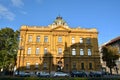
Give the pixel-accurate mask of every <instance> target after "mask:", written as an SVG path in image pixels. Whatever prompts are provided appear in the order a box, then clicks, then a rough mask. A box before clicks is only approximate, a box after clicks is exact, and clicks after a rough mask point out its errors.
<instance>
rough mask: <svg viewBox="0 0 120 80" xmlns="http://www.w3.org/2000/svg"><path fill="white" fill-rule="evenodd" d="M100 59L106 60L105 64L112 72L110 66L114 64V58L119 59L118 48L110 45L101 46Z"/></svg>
mask: <svg viewBox="0 0 120 80" xmlns="http://www.w3.org/2000/svg"><path fill="white" fill-rule="evenodd" d="M102 59H103V61H105V62H106V66H107V67H108V68H109V69H110V73H111V74H112V68H113V67H115V66H116V60H118V59H119V55H118V49H117V48H116V47H112V46H103V47H102Z"/></svg>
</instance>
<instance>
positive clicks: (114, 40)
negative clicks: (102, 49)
mask: <svg viewBox="0 0 120 80" xmlns="http://www.w3.org/2000/svg"><path fill="white" fill-rule="evenodd" d="M119 40H120V36H118V37H116V38H114V39H112V40H110V41H109V42H108V43H106V45H109V44H112V43H115V42H117V41H119Z"/></svg>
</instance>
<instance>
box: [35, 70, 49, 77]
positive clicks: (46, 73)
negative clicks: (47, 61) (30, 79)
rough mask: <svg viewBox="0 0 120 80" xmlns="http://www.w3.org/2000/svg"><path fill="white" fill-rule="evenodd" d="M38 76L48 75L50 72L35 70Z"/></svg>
mask: <svg viewBox="0 0 120 80" xmlns="http://www.w3.org/2000/svg"><path fill="white" fill-rule="evenodd" d="M37 76H38V77H50V74H49V73H48V72H42V71H40V72H37Z"/></svg>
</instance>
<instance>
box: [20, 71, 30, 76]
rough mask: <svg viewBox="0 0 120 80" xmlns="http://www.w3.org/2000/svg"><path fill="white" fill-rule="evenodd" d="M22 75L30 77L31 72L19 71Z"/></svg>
mask: <svg viewBox="0 0 120 80" xmlns="http://www.w3.org/2000/svg"><path fill="white" fill-rule="evenodd" d="M19 76H20V77H30V72H22V71H21V72H19Z"/></svg>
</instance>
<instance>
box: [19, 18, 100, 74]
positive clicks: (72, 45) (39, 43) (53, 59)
mask: <svg viewBox="0 0 120 80" xmlns="http://www.w3.org/2000/svg"><path fill="white" fill-rule="evenodd" d="M19 46H20V49H19V50H18V55H17V69H19V70H20V71H27V72H28V71H33V72H36V71H48V72H51V71H64V72H70V71H72V70H85V71H98V70H100V67H101V66H100V56H99V51H98V32H97V30H96V29H94V28H92V29H86V28H79V27H78V28H70V27H69V26H68V25H67V24H66V22H65V21H64V20H63V19H62V17H57V18H56V20H55V21H54V23H53V24H51V25H48V26H22V27H21V29H20V43H19Z"/></svg>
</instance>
